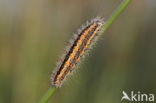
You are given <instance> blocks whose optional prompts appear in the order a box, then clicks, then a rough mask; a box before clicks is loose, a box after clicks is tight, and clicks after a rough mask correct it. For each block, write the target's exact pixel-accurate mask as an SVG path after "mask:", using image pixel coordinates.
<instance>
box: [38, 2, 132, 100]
mask: <svg viewBox="0 0 156 103" xmlns="http://www.w3.org/2000/svg"><path fill="white" fill-rule="evenodd" d="M131 1H132V0H123V1H122V2H121V4H120V5H119V7H118V8H117V9H116V10H115V11H114V12H113V14H112V16H110V18H109V19H108V20H107V21H106V23H105V24H104V26H103V30H104V31H103V32H101V33H100V34H99V35H102V34H103V33H104V32H105V31H106V30H107V29H108V28H109V27H110V26H111V24H112V23H113V22H114V21H115V20H116V19H117V17H118V16H119V15H120V14H121V13H122V12H123V11H124V10H125V8H126V7H127V6H128V4H129V3H130V2H131ZM98 37H99V36H98ZM55 90H56V88H55V87H52V86H51V87H50V88H49V89H48V90H47V92H46V93H45V95H44V96H43V97H42V98H41V100H40V102H39V103H46V102H47V101H48V100H49V98H50V97H51V96H52V95H53V94H54V92H55Z"/></svg>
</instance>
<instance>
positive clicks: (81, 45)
mask: <svg viewBox="0 0 156 103" xmlns="http://www.w3.org/2000/svg"><path fill="white" fill-rule="evenodd" d="M103 25H104V21H103V19H101V18H100V17H97V18H95V19H92V20H90V22H88V23H86V25H85V26H83V27H82V28H81V29H79V30H78V33H76V34H74V36H73V39H72V40H71V43H70V45H69V46H68V47H67V49H66V51H65V53H64V55H63V57H62V58H61V60H60V62H59V63H58V65H57V67H56V70H55V71H54V72H53V73H52V76H51V82H52V86H55V87H60V86H61V85H62V84H63V82H64V81H65V79H66V78H67V77H68V75H69V74H71V72H73V71H74V70H75V69H76V65H77V64H78V63H79V61H80V59H81V58H82V56H84V55H85V54H86V52H87V51H88V50H89V48H88V47H89V46H90V45H91V44H92V43H93V42H94V40H95V37H97V36H98V34H99V31H101V30H102V26H103Z"/></svg>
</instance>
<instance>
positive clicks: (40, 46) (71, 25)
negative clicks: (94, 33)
mask: <svg viewBox="0 0 156 103" xmlns="http://www.w3.org/2000/svg"><path fill="white" fill-rule="evenodd" d="M121 1H122V0H0V103H37V102H38V100H39V99H40V98H41V97H42V95H43V94H44V93H45V91H46V90H47V89H48V88H49V87H50V85H51V83H50V76H51V72H52V71H53V70H54V69H55V66H56V62H57V61H58V60H59V57H60V56H61V55H62V52H63V51H64V48H65V47H66V45H67V44H68V41H69V39H70V38H71V37H72V35H73V33H74V32H76V31H77V29H78V28H79V27H80V26H81V25H82V24H84V23H85V22H86V21H87V20H90V19H92V18H94V17H96V16H102V17H104V18H105V19H104V20H107V19H108V17H109V16H110V15H111V14H112V12H113V10H114V9H115V8H116V7H117V6H118V5H119V4H120V2H121ZM155 17H156V1H155V0H132V2H131V4H130V5H129V6H128V8H126V10H125V11H124V13H122V14H121V15H120V17H119V18H118V19H117V20H116V21H115V22H114V23H113V25H112V26H111V27H110V28H109V30H107V31H106V32H105V33H104V35H103V36H102V37H101V39H100V40H99V42H97V44H96V46H95V47H94V49H93V50H92V52H91V53H90V54H89V56H87V58H86V59H85V60H84V61H83V63H81V66H80V67H79V69H77V71H76V72H75V73H74V74H73V75H72V76H70V78H69V79H68V80H67V81H66V82H65V84H64V85H63V86H62V87H61V88H59V89H57V91H56V92H55V94H54V95H53V97H52V98H51V99H50V101H49V103H120V100H121V97H122V91H123V90H124V91H126V92H130V91H132V90H133V91H135V92H137V91H140V92H141V93H153V94H155V95H156V88H155V87H156V82H155V78H156V19H155ZM125 102H126V101H125Z"/></svg>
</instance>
